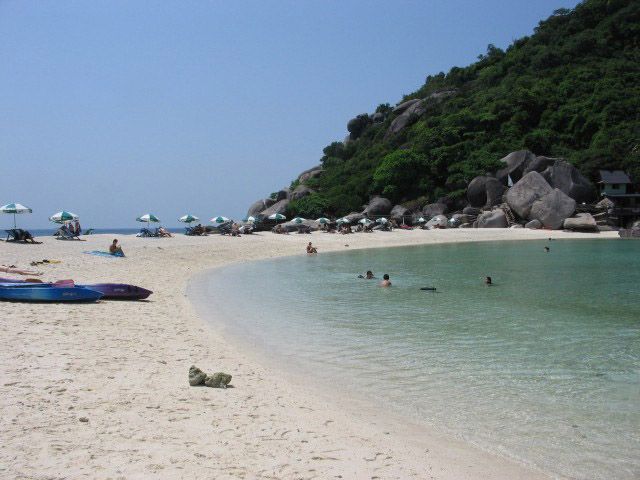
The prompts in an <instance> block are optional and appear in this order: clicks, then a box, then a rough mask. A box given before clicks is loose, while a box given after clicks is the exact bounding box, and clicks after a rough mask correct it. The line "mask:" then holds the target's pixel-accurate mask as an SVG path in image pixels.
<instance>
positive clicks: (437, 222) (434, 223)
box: [425, 215, 449, 229]
mask: <svg viewBox="0 0 640 480" xmlns="http://www.w3.org/2000/svg"><path fill="white" fill-rule="evenodd" d="M448 224H449V220H448V219H447V217H445V216H444V215H438V216H435V217H433V218H432V219H431V220H429V221H428V222H427V223H425V227H426V228H428V229H432V228H447V225H448Z"/></svg>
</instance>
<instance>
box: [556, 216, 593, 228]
mask: <svg viewBox="0 0 640 480" xmlns="http://www.w3.org/2000/svg"><path fill="white" fill-rule="evenodd" d="M563 228H565V229H566V230H587V231H597V230H598V224H597V223H596V220H595V218H593V217H592V216H591V214H590V213H577V214H576V215H575V216H574V217H569V218H567V219H565V221H564V224H563Z"/></svg>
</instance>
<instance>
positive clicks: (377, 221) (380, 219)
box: [376, 217, 389, 223]
mask: <svg viewBox="0 0 640 480" xmlns="http://www.w3.org/2000/svg"><path fill="white" fill-rule="evenodd" d="M388 221H389V220H387V219H386V218H384V217H382V218H378V219H377V220H376V223H387V222H388Z"/></svg>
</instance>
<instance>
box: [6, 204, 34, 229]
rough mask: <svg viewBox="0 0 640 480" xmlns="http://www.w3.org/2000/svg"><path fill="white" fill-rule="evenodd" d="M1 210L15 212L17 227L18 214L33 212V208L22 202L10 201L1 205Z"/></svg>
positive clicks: (14, 223)
mask: <svg viewBox="0 0 640 480" xmlns="http://www.w3.org/2000/svg"><path fill="white" fill-rule="evenodd" d="M0 212H2V213H8V214H13V228H16V214H18V215H20V214H23V213H32V212H33V210H31V209H30V208H29V207H25V206H24V205H22V204H20V203H9V204H8V205H4V206H2V207H0Z"/></svg>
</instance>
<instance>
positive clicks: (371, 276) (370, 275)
mask: <svg viewBox="0 0 640 480" xmlns="http://www.w3.org/2000/svg"><path fill="white" fill-rule="evenodd" d="M358 278H366V279H367V280H371V279H372V278H376V277H375V276H374V275H373V272H372V271H371V270H367V273H366V275H358Z"/></svg>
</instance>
